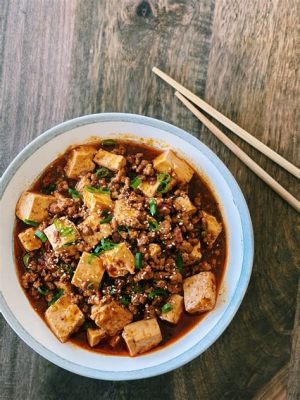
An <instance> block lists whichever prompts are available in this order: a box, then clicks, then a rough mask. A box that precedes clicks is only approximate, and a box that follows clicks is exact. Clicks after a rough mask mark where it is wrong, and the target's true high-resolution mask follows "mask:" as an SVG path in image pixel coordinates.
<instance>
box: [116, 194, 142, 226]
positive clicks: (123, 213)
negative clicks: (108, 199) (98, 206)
mask: <svg viewBox="0 0 300 400" xmlns="http://www.w3.org/2000/svg"><path fill="white" fill-rule="evenodd" d="M139 216H140V211H139V210H136V209H135V208H133V207H131V206H130V205H129V204H128V202H127V201H126V200H124V199H121V200H117V201H116V202H115V209H114V219H115V220H116V221H117V223H118V224H119V225H125V226H129V227H131V228H140V227H141V223H140V221H139Z"/></svg>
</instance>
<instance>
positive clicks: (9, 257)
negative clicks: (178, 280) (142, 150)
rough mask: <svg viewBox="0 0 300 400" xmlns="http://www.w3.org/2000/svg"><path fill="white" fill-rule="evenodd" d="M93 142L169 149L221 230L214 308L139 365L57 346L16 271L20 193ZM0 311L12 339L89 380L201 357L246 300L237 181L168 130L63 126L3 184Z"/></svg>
mask: <svg viewBox="0 0 300 400" xmlns="http://www.w3.org/2000/svg"><path fill="white" fill-rule="evenodd" d="M91 136H100V137H101V138H107V137H115V138H122V137H123V138H124V137H127V138H131V139H132V140H138V141H140V142H142V141H146V142H147V141H149V139H153V144H154V145H155V146H157V147H160V148H166V147H169V146H170V147H172V148H174V149H175V150H176V151H177V152H178V153H179V154H182V155H183V157H184V158H186V159H188V160H189V161H190V163H191V164H192V165H193V166H194V167H195V168H196V169H197V170H199V171H200V172H201V174H202V175H203V176H204V177H206V178H207V179H208V180H209V182H210V185H211V186H212V188H213V190H214V191H215V195H216V197H217V198H218V199H219V202H220V205H221V211H222V214H223V218H224V221H225V225H226V234H227V241H228V249H227V252H228V257H227V266H226V270H225V274H224V278H223V282H222V285H221V290H220V294H219V297H218V300H217V305H216V307H215V309H214V310H213V311H211V312H210V313H208V314H207V316H206V317H205V318H204V319H203V320H202V321H201V322H200V323H199V324H198V325H197V326H196V327H194V328H193V329H192V330H191V331H190V332H189V333H187V334H186V335H185V336H183V337H181V338H180V339H178V340H177V341H176V342H175V343H173V344H171V345H169V346H166V347H164V348H162V349H158V350H156V351H154V352H151V353H149V354H145V355H141V356H139V357H135V358H130V357H119V356H108V355H102V354H99V353H93V352H91V351H87V350H84V349H83V348H80V347H78V346H75V345H73V344H72V343H64V344H62V343H60V342H59V341H58V340H57V339H56V337H55V336H54V335H53V334H52V332H51V331H50V330H49V328H48V327H47V325H46V324H45V322H44V321H43V320H42V319H41V318H40V317H39V316H38V314H37V313H36V312H35V311H34V310H33V309H32V307H31V305H30V303H29V301H28V299H27V297H26V296H25V294H24V292H23V290H22V288H21V286H20V283H19V281H18V278H17V274H16V270H15V266H14V254H13V253H14V247H13V227H14V219H15V204H16V202H17V200H18V197H19V196H20V194H21V192H22V191H23V190H25V189H26V188H28V186H29V185H30V184H31V183H32V182H33V181H34V180H35V179H36V177H37V176H38V175H39V174H40V173H41V171H42V170H43V169H44V168H45V167H46V166H47V165H48V164H49V163H50V162H52V161H53V160H54V159H55V158H56V157H57V155H58V154H59V153H61V152H63V151H64V150H65V149H66V148H67V147H68V146H69V145H70V144H74V143H81V142H83V141H85V140H86V139H88V138H89V137H91ZM0 200H1V202H0V216H1V236H0V254H1V259H0V309H1V312H2V314H3V316H4V317H5V319H6V320H7V322H8V323H9V324H10V326H11V327H12V328H13V329H14V331H15V332H16V333H17V334H18V335H19V336H20V338H21V339H22V340H24V341H25V342H26V343H27V344H28V345H29V346H30V347H31V348H32V349H34V350H35V351H36V352H37V353H39V354H40V355H42V356H43V357H45V358H46V359H48V360H49V361H51V362H53V363H54V364H57V365H59V366H60V367H62V368H65V369H67V370H69V371H72V372H75V373H77V374H80V375H84V376H88V377H91V378H98V379H107V380H114V381H116V380H127V379H139V378H146V377H150V376H154V375H159V374H162V373H165V372H167V371H170V370H172V369H174V368H177V367H180V366H182V365H183V364H185V363H187V362H189V361H190V360H192V359H193V358H195V357H197V356H198V355H199V354H201V353H202V352H203V351H205V350H206V349H207V348H208V347H209V346H210V345H211V344H212V343H213V342H214V341H215V340H216V339H217V338H218V337H219V336H220V335H221V334H222V332H223V331H224V330H225V329H226V327H227V326H228V324H229V323H230V321H231V320H232V318H233V316H234V315H235V313H236V312H237V310H238V307H239V305H240V303H241V301H242V299H243V296H244V294H245V291H246V288H247V286H248V282H249V279H250V275H251V269H252V260H253V232H252V225H251V219H250V215H249V211H248V208H247V205H246V202H245V199H244V197H243V195H242V192H241V190H240V188H239V186H238V184H237V183H236V181H235V179H234V178H233V176H232V175H231V173H230V172H229V171H228V169H227V168H226V167H225V166H224V164H223V163H222V162H221V161H220V160H219V158H218V157H217V156H216V155H215V154H214V153H213V152H212V151H211V150H209V149H208V148H207V147H206V146H205V145H204V144H203V143H201V142H200V141H199V140H197V139H196V138H194V137H193V136H192V135H190V134H188V133H187V132H185V131H183V130H181V129H179V128H176V127H175V126H172V125H170V124H167V123H165V122H162V121H158V120H155V119H152V118H147V117H143V116H138V115H132V114H114V113H112V114H95V115H87V116H84V117H80V118H76V119H73V120H71V121H67V122H64V123H62V124H60V125H58V126H56V127H54V128H52V129H50V130H48V131H47V132H45V133H44V134H42V135H40V136H39V137H38V138H36V139H35V140H34V141H32V142H31V143H30V144H29V145H28V146H27V147H25V149H24V150H23V151H22V152H21V153H20V154H19V155H18V156H17V157H16V158H15V160H14V161H13V162H12V163H11V164H10V165H9V167H8V168H7V170H6V171H5V173H4V175H3V176H2V179H1V182H0Z"/></svg>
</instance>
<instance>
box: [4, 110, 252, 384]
mask: <svg viewBox="0 0 300 400" xmlns="http://www.w3.org/2000/svg"><path fill="white" fill-rule="evenodd" d="M99 122H127V123H136V124H142V125H147V126H151V127H153V128H157V129H162V130H165V131H168V132H169V133H171V134H173V135H175V136H178V137H180V138H181V139H183V140H185V141H187V142H188V143H189V144H191V145H193V146H194V147H196V148H197V149H198V150H199V151H201V152H202V153H203V154H204V155H205V156H206V157H207V158H208V159H209V160H210V161H211V162H212V163H213V164H214V165H215V167H216V168H217V169H218V171H219V173H220V174H221V175H222V177H223V178H224V180H225V182H226V184H227V185H228V186H229V187H230V189H231V192H232V194H233V195H234V201H235V204H236V207H237V209H238V212H239V215H240V218H241V225H242V234H243V243H244V253H243V263H242V269H241V274H240V278H239V281H238V283H237V286H236V288H235V291H234V294H233V296H232V299H231V301H230V303H229V304H228V306H227V308H226V309H225V311H224V314H223V315H222V317H221V319H220V320H219V322H218V323H217V324H216V325H215V326H214V327H213V329H212V330H211V331H209V333H208V334H207V335H206V336H204V337H203V338H202V339H201V341H200V342H198V343H197V344H195V345H194V346H193V347H192V348H190V349H189V350H187V351H185V352H184V353H182V354H180V355H179V356H177V357H175V358H173V359H171V360H168V361H166V362H163V363H161V364H159V365H157V366H153V367H146V368H142V369H139V370H133V371H118V372H115V371H101V370H95V369H92V368H88V367H84V366H82V365H80V364H76V363H74V362H72V361H69V360H66V359H65V358H63V357H62V356H60V355H58V354H57V353H54V352H52V351H50V350H48V349H47V348H45V347H44V346H43V345H41V344H40V343H38V342H37V341H36V340H35V338H34V337H33V336H31V335H30V334H29V333H28V332H27V331H25V329H24V328H23V327H22V325H21V324H20V323H19V321H18V320H17V319H16V317H15V316H14V314H13V313H12V311H11V310H10V308H9V306H8V304H7V303H6V301H5V299H4V296H3V295H2V293H1V292H0V311H1V313H2V314H3V316H4V318H5V319H6V321H7V322H8V324H9V325H10V326H11V328H12V329H13V330H14V331H15V332H16V333H17V335H18V336H19V337H20V338H21V339H22V340H23V341H24V342H25V343H26V344H27V345H28V346H29V347H31V348H32V349H33V350H35V351H36V352H37V353H38V354H39V355H41V356H42V357H44V358H46V359H47V360H48V361H51V362H52V363H54V364H56V365H58V366H59V367H61V368H64V369H66V370H68V371H71V372H74V373H76V374H79V375H83V376H86V377H89V378H96V379H104V380H113V381H120V380H132V379H143V378H148V377H152V376H157V375H161V374H164V373H166V372H169V371H171V370H173V369H175V368H179V367H181V366H183V365H184V364H186V363H188V362H190V361H191V360H193V359H194V358H196V357H197V356H199V355H200V354H201V353H203V352H204V351H205V350H207V348H208V347H210V346H211V345H212V344H213V343H214V342H215V341H216V340H217V339H218V338H219V337H220V336H221V334H222V333H223V332H224V331H225V329H226V328H227V327H228V325H229V324H230V322H231V320H232V319H233V317H234V315H235V314H236V312H237V310H238V308H239V306H240V304H241V302H242V300H243V297H244V295H245V292H246V290H247V287H248V284H249V281H250V276H251V272H252V264H253V256H254V237H253V228H252V222H251V217H250V213H249V209H248V206H247V203H246V200H245V198H244V195H243V193H242V191H241V189H240V187H239V185H238V183H237V182H236V180H235V178H234V177H233V175H232V174H231V172H230V171H229V170H228V168H227V167H226V166H225V165H224V163H223V162H222V161H221V160H220V159H219V158H218V156H217V155H216V154H215V153H214V152H213V151H212V150H210V149H209V148H208V147H207V146H206V145H205V144H204V143H202V142H201V141H200V140H199V139H197V138H196V137H194V136H192V135H191V134H190V133H188V132H186V131H184V130H183V129H180V128H177V127H176V126H174V125H172V124H169V123H167V122H164V121H161V120H158V119H155V118H151V117H146V116H141V115H137V114H127V113H101V114H89V115H85V116H81V117H78V118H74V119H71V120H68V121H65V122H63V123H61V124H59V125H56V126H54V127H52V128H50V129H48V130H47V131H45V132H44V133H42V134H41V135H39V136H38V137H37V138H35V139H34V140H33V141H31V142H30V143H29V144H28V145H27V146H26V147H25V148H24V149H23V150H22V151H21V152H20V153H19V154H18V155H17V156H16V157H15V158H14V159H13V161H12V162H11V163H10V164H9V166H8V167H7V169H6V170H5V172H4V173H3V175H2V177H1V179H0V201H1V199H2V196H3V194H4V192H5V190H6V187H7V186H8V185H9V183H10V180H11V179H12V177H13V176H14V174H15V173H16V171H17V170H18V169H19V168H21V167H22V164H23V163H24V162H25V161H26V160H27V159H28V158H29V157H30V156H31V155H32V154H33V153H34V152H35V151H36V150H38V149H39V148H40V147H42V146H43V145H44V144H46V143H47V142H49V141H51V140H52V139H53V138H55V137H56V136H59V135H61V134H63V133H65V132H67V131H69V130H72V129H74V128H78V127H81V126H83V125H89V124H93V123H99Z"/></svg>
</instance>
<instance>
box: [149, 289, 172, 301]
mask: <svg viewBox="0 0 300 400" xmlns="http://www.w3.org/2000/svg"><path fill="white" fill-rule="evenodd" d="M156 296H162V297H168V292H167V291H166V290H164V289H160V288H157V289H154V290H152V291H151V292H150V293H148V299H150V300H153V299H154V297H156Z"/></svg>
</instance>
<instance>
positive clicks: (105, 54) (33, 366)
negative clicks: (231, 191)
mask: <svg viewBox="0 0 300 400" xmlns="http://www.w3.org/2000/svg"><path fill="white" fill-rule="evenodd" d="M299 6H300V3H299V1H298V0H285V1H277V0H256V1H244V0H235V1H232V0H186V1H184V0H181V1H180V0H173V1H171V0H157V1H155V0H153V1H150V0H149V1H139V2H136V1H133V0H122V1H120V0H107V1H105V0H94V1H92V0H81V1H80V0H2V1H1V7H0V32H1V36H0V56H1V63H0V67H1V68H0V107H1V112H0V115H1V119H0V124H1V125H0V126H1V128H0V129H1V130H0V151H1V159H0V172H3V171H4V169H5V168H6V166H7V165H8V164H9V162H10V161H11V160H12V159H13V158H14V157H15V156H16V155H17V154H18V152H19V151H20V150H21V149H22V148H23V147H24V146H25V145H26V144H27V143H29V142H30V141H31V140H32V139H33V138H34V137H36V136H38V135H39V134H40V133H42V132H43V131H44V130H46V129H48V128H50V127H52V126H53V125H56V124H58V123H60V122H62V121H65V120H67V119H70V118H74V117H77V116H80V115H83V114H90V113H98V112H105V111H106V112H107V111H121V112H129V113H138V114H144V115H148V116H152V117H155V118H159V119H162V120H164V121H168V122H171V123H173V124H175V125H177V126H179V127H181V128H183V129H185V130H187V131H189V132H191V133H192V134H193V135H195V136H196V137H199V138H200V139H201V140H202V141H203V142H204V143H205V144H207V145H208V146H209V147H210V148H211V149H212V150H213V151H214V152H215V153H216V154H217V155H218V156H219V157H220V158H221V159H222V160H223V161H224V162H225V164H226V165H227V166H228V168H229V169H230V170H231V172H232V173H233V175H234V176H235V177H236V179H237V181H238V183H239V184H240V186H241V188H242V190H243V192H244V195H245V197H246V200H247V202H248V205H249V209H250V213H251V216H252V221H253V227H254V233H255V260H254V269H253V275H252V279H251V283H250V286H249V289H248V291H247V294H246V296H245V299H244V301H243V303H242V306H241V307H240V309H239V311H238V313H237V315H236V316H235V318H234V320H233V322H232V323H231V325H230V326H229V328H228V329H227V330H226V331H225V333H224V334H223V335H222V337H221V338H220V339H219V340H218V341H217V342H216V343H215V344H214V345H213V346H212V347H211V348H210V349H209V350H207V351H206V352H205V353H204V354H202V355H201V356H200V357H198V358H197V359H195V360H194V361H192V362H191V363H189V364H188V365H186V366H184V367H182V368H180V369H178V370H176V371H173V372H170V373H168V374H165V375H163V376H160V377H156V378H152V379H148V380H142V381H134V382H118V383H114V382H105V381H96V380H91V379H87V378H83V377H79V376H76V375H73V374H72V373H69V372H67V371H64V370H62V369H60V368H58V367H56V366H55V365H52V364H50V363H49V362H48V361H46V360H44V359H43V358H41V357H40V356H38V355H37V354H35V353H34V352H33V351H32V350H31V349H30V348H29V347H27V346H26V345H25V344H24V343H23V342H22V341H21V340H20V339H19V338H18V337H17V336H16V335H15V334H14V332H13V331H12V330H11V329H10V328H9V326H8V325H7V324H6V322H5V321H4V319H3V318H1V322H0V329H1V348H0V362H1V378H0V379H1V382H0V388H1V389H0V399H14V400H18V399H22V400H24V399H39V400H43V399H53V400H54V399H55V400H56V399H77V398H91V399H98V398H99V399H102V400H104V399H109V400H112V399H118V400H119V399H130V400H134V399H138V400H140V399H144V400H147V399H149V400H150V399H151V400H153V399H176V400H179V399H180V400H181V399H193V400H194V399H200V398H201V399H218V400H219V399H230V400H232V399H248V398H249V399H250V398H256V399H258V398H259V399H285V398H287V396H288V393H289V398H290V399H296V398H299V397H298V396H300V390H299V384H297V378H298V380H299V375H300V373H299V371H300V370H299V345H300V344H299V318H300V317H299V314H298V317H297V319H296V320H295V330H294V335H292V331H293V325H294V318H295V310H296V303H297V300H296V298H297V285H298V279H299V269H298V270H297V266H299V247H297V245H299V229H298V228H299V217H298V215H297V214H296V212H295V211H294V210H293V209H291V208H290V207H289V206H288V205H287V204H286V203H284V202H283V201H282V200H281V199H280V198H279V197H278V196H277V195H275V194H274V193H273V192H272V191H271V190H270V189H269V188H268V187H266V186H265V184H264V183H262V182H261V181H260V180H259V179H258V178H257V177H256V176H255V175H253V174H252V173H251V172H250V171H249V170H248V169H247V168H246V167H244V166H243V164H242V163H241V162H240V161H239V160H238V159H237V158H236V157H235V156H234V155H233V154H231V153H230V152H229V151H228V150H227V149H226V148H225V147H224V146H223V145H221V144H220V143H219V142H218V141H217V140H216V139H215V138H214V137H212V135H211V134H210V133H209V132H208V131H207V130H206V129H203V127H202V126H201V125H200V124H199V123H198V122H197V120H196V119H195V118H194V117H193V116H192V115H191V114H190V113H189V111H187V110H186V109H185V108H184V107H183V106H182V105H181V104H180V102H179V101H177V100H176V99H175V98H174V96H173V91H172V90H171V89H170V88H169V87H167V86H166V85H165V84H164V83H163V82H162V81H160V80H159V79H158V78H156V77H155V76H154V75H153V74H152V73H151V68H152V66H154V65H156V66H158V67H160V68H161V69H163V70H165V71H166V72H167V73H169V74H170V75H171V76H173V77H174V78H175V79H177V80H178V81H180V82H181V83H182V84H183V85H185V86H186V87H188V88H189V89H191V90H192V91H194V92H195V93H197V94H198V95H200V96H203V97H204V98H205V99H206V101H208V102H209V103H210V104H212V105H213V106H215V107H216V108H217V109H218V110H219V111H221V112H222V113H224V114H225V115H227V116H228V117H229V118H231V119H233V120H234V121H236V122H237V123H238V124H239V125H241V126H242V127H244V128H245V129H247V130H248V131H249V132H251V133H252V134H253V135H254V136H255V137H257V138H259V139H260V140H261V141H263V142H264V143H266V144H267V145H269V146H270V147H272V148H273V149H274V150H276V151H278V152H279V153H280V154H281V155H283V156H284V157H286V158H287V159H288V160H290V161H291V162H293V163H297V162H298V163H299V158H298V159H297V155H299V132H300V126H299V121H300V118H299V58H297V53H296V39H297V35H296V32H297V30H296V28H297V21H298V18H297V14H298V16H299V13H300V9H299V8H300V7H299ZM297 72H298V75H297ZM297 133H298V138H297V137H296V134H297ZM229 136H230V137H232V135H229ZM233 139H234V141H235V142H236V143H238V144H239V146H241V148H243V149H244V150H245V151H247V152H248V154H250V155H251V157H253V158H254V159H255V160H256V161H257V162H258V163H259V164H260V165H261V166H263V167H264V168H265V169H266V170H267V171H268V172H269V173H270V174H271V175H272V176H274V177H275V178H276V179H277V180H278V181H279V182H281V183H282V184H283V185H284V186H285V187H286V188H288V189H289V190H290V191H291V192H293V193H294V194H295V195H297V191H296V190H297V186H296V185H297V181H296V179H295V178H293V177H291V176H289V175H288V174H287V173H285V172H284V171H283V170H281V169H280V168H278V167H277V166H276V165H274V164H273V163H272V162H271V161H268V160H267V159H266V158H265V157H264V156H262V155H261V154H258V153H257V152H256V151H255V150H253V149H252V148H250V147H249V146H248V145H247V144H245V143H243V142H242V141H241V140H239V139H237V138H233ZM297 139H298V141H297ZM298 195H299V192H298ZM298 302H299V301H298ZM292 337H294V342H293V343H294V344H293V348H294V351H293V352H292V350H291V348H292ZM297 349H298V350H297ZM291 354H292V361H291V363H290V359H291ZM289 365H290V366H289ZM289 370H290V373H289Z"/></svg>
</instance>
